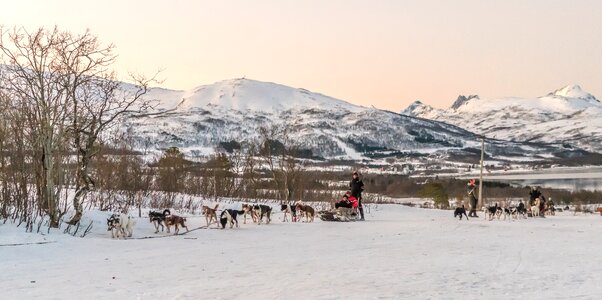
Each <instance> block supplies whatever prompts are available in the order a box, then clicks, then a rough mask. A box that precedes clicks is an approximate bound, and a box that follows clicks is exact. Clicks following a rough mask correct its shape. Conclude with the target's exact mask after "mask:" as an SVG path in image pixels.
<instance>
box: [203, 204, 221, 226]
mask: <svg viewBox="0 0 602 300" xmlns="http://www.w3.org/2000/svg"><path fill="white" fill-rule="evenodd" d="M218 206H219V204H216V205H215V207H214V208H211V207H209V206H206V205H203V208H202V213H203V215H205V221H207V228H209V225H211V224H213V222H215V224H217V225H218V226H219V224H218V223H217V207H218Z"/></svg>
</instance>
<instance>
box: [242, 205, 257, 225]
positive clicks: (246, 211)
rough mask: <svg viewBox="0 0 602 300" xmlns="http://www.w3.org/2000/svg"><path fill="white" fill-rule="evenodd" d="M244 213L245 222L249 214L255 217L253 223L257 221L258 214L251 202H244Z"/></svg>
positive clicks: (252, 217)
mask: <svg viewBox="0 0 602 300" xmlns="http://www.w3.org/2000/svg"><path fill="white" fill-rule="evenodd" d="M242 211H243V212H244V213H243V224H247V214H249V215H251V219H253V223H257V216H256V215H255V212H254V211H253V205H251V204H243V205H242Z"/></svg>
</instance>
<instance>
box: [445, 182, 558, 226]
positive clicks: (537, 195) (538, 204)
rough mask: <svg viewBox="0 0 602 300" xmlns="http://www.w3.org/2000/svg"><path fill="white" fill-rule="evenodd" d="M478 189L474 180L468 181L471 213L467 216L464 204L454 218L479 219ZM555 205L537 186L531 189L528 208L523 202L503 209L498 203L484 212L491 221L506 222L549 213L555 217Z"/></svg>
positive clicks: (458, 208) (455, 212)
mask: <svg viewBox="0 0 602 300" xmlns="http://www.w3.org/2000/svg"><path fill="white" fill-rule="evenodd" d="M476 193H477V188H476V184H475V180H474V179H470V180H469V181H468V189H467V194H468V199H469V205H470V212H469V213H468V215H466V209H465V207H464V204H462V205H461V206H459V207H456V209H455V210H454V218H455V217H459V218H460V220H462V216H466V219H467V220H468V218H469V217H472V218H478V217H479V216H478V215H477V205H478V198H477V196H476ZM555 210H556V209H555V208H554V203H553V202H552V201H546V198H545V197H544V196H543V194H542V193H541V191H539V189H538V188H537V187H536V186H533V187H531V188H530V189H529V202H528V206H526V205H525V203H523V201H522V200H520V201H519V203H518V205H517V206H511V207H502V206H498V204H497V203H495V205H493V206H488V207H483V212H484V213H485V215H486V217H488V219H489V220H493V218H494V217H497V218H498V219H500V218H501V217H502V216H503V217H504V220H505V219H506V218H515V219H518V217H520V216H522V217H523V218H527V216H532V217H542V218H545V213H546V212H548V213H549V214H551V215H554V212H555Z"/></svg>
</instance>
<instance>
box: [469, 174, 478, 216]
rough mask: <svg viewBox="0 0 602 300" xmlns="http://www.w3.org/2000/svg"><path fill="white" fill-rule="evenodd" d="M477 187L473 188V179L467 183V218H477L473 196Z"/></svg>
mask: <svg viewBox="0 0 602 300" xmlns="http://www.w3.org/2000/svg"><path fill="white" fill-rule="evenodd" d="M476 190H477V187H476V186H475V181H474V179H471V180H470V181H469V182H468V198H469V200H470V212H469V213H468V216H469V217H473V218H478V217H479V216H477V202H478V200H477V196H475V192H476Z"/></svg>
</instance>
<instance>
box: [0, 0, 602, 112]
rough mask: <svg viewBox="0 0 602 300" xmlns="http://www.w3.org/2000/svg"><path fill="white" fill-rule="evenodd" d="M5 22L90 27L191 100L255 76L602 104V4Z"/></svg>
mask: <svg viewBox="0 0 602 300" xmlns="http://www.w3.org/2000/svg"><path fill="white" fill-rule="evenodd" d="M0 24H3V25H5V26H9V27H13V26H18V27H21V26H23V27H25V28H28V29H32V30H33V29H35V28H37V27H40V26H46V27H52V26H54V25H58V26H59V28H60V29H63V30H69V31H72V32H74V33H78V32H83V31H84V30H85V29H86V28H89V29H90V30H91V31H92V32H93V33H94V34H96V35H98V36H99V37H100V39H101V40H102V41H103V42H105V43H114V44H115V45H116V47H117V48H116V51H117V53H118V55H119V60H118V63H117V64H116V65H115V68H116V70H117V71H118V73H119V74H121V75H122V79H125V78H126V75H127V72H128V71H134V72H142V73H146V74H149V75H150V74H153V73H154V72H155V71H156V70H158V69H164V71H163V72H162V74H161V77H162V78H163V79H165V80H164V82H163V83H162V86H163V87H166V88H171V89H191V88H193V87H195V86H198V85H204V84H211V83H213V82H216V81H220V80H223V79H231V78H237V77H243V76H245V77H246V78H250V79H256V80H261V81H270V82H276V83H280V84H284V85H289V86H293V87H302V88H306V89H309V90H311V91H314V92H320V93H323V94H326V95H329V96H332V97H335V98H339V99H342V100H346V101H349V102H351V103H355V104H359V105H364V106H369V105H374V106H376V107H378V108H383V109H388V110H392V111H400V110H402V109H404V108H405V107H406V106H407V105H408V104H410V103H411V102H413V101H415V100H422V101H423V102H425V103H428V104H431V105H433V106H436V107H441V108H443V107H448V106H449V105H451V103H452V102H453V101H454V100H455V99H456V97H457V96H458V95H459V94H479V95H481V96H482V97H502V96H522V97H535V96H542V95H545V94H547V93H548V92H551V91H553V90H555V89H558V88H561V87H563V86H565V85H567V84H580V85H581V86H582V87H583V88H584V89H585V90H587V91H589V92H591V93H592V94H594V95H595V96H597V97H598V98H602V1H595V0H591V1H588V0H498V1H491V0H454V1H452V0H449V1H432V0H416V1H409V0H408V1H404V0H398V1H395V0H390V1H387V0H371V1H370V0H366V1H360V0H357V1H355V0H238V1H235V0H215V1H203V0H198V1H194V0H180V1H177V0H173V1H167V0H165V1H158V0H154V1H153V0H129V1H128V0H121V1H116V0H104V1H81V0H78V1H75V0H73V1H71V0H70V1H67V0H65V1H59V0H40V1H28V0H19V1H2V5H1V7H0Z"/></svg>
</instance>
